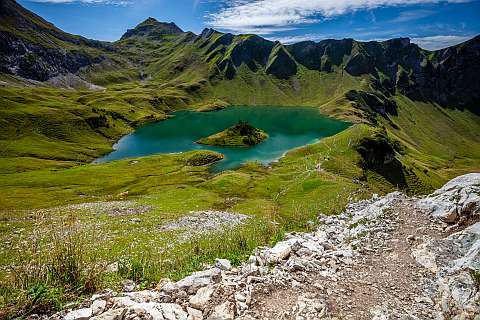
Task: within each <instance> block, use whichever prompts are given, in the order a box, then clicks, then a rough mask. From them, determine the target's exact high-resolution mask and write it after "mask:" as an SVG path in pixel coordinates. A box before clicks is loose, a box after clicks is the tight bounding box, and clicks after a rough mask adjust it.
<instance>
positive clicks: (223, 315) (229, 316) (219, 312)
mask: <svg viewBox="0 0 480 320" xmlns="http://www.w3.org/2000/svg"><path fill="white" fill-rule="evenodd" d="M233 319H235V305H234V304H233V303H231V302H229V301H226V302H224V303H222V304H220V305H218V306H216V307H215V308H214V309H213V312H212V314H211V315H210V316H209V317H208V318H207V320H233Z"/></svg>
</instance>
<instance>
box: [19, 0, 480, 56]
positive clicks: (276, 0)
mask: <svg viewBox="0 0 480 320" xmlns="http://www.w3.org/2000/svg"><path fill="white" fill-rule="evenodd" d="M19 2H20V3H21V4H22V5H23V6H25V7H27V8H28V9H30V10H32V11H34V12H35V13H37V14H39V15H40V16H42V17H44V18H45V19H47V20H49V21H50V22H53V23H54V24H55V25H56V26H57V27H59V28H61V29H63V30H65V31H67V32H70V33H74V34H80V35H82V36H85V37H88V38H92V39H99V40H108V41H114V40H117V39H119V38H120V37H121V35H122V34H123V33H124V32H125V31H126V30H127V28H133V27H134V26H135V25H137V24H138V23H140V22H141V21H143V20H145V19H146V18H148V17H154V18H156V19H157V20H159V21H165V22H171V21H173V22H175V23H176V24H177V25H178V26H180V27H181V28H182V29H184V30H188V31H193V32H195V33H199V32H201V30H202V29H203V28H205V27H213V28H215V29H217V30H220V31H225V32H232V33H236V34H238V33H257V34H260V35H262V36H264V37H266V38H269V39H272V40H280V41H282V42H284V43H292V42H298V41H302V40H315V41H318V40H322V39H326V38H338V39H339V38H354V39H357V40H383V39H390V38H394V37H410V38H412V41H413V42H415V43H418V44H419V45H420V46H422V47H424V48H426V49H432V50H433V49H438V48H443V47H447V46H449V45H453V44H457V43H460V42H463V41H465V40H467V39H468V38H471V37H473V36H475V35H478V34H480V0H173V1H172V0H136V1H134V0H28V1H27V0H20V1H19Z"/></svg>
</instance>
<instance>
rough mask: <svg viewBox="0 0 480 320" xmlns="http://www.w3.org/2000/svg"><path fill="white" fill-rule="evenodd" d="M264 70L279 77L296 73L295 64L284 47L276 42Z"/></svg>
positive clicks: (286, 77)
mask: <svg viewBox="0 0 480 320" xmlns="http://www.w3.org/2000/svg"><path fill="white" fill-rule="evenodd" d="M265 70H266V72H267V73H268V74H271V75H274V76H275V77H277V78H279V79H288V78H290V77H291V76H293V75H295V74H296V73H297V64H296V62H295V60H294V59H293V58H292V56H291V55H290V54H289V53H288V51H287V50H286V49H285V47H284V46H283V45H281V44H280V43H277V44H276V46H275V48H274V49H273V50H272V52H271V53H270V57H269V59H268V65H267V67H266V69H265Z"/></svg>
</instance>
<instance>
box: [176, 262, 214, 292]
mask: <svg viewBox="0 0 480 320" xmlns="http://www.w3.org/2000/svg"><path fill="white" fill-rule="evenodd" d="M220 280H221V270H220V269H218V268H212V269H208V270H205V271H198V272H194V273H193V274H192V275H190V276H188V277H186V278H184V279H182V280H180V281H178V282H177V283H176V286H177V287H178V288H179V289H180V290H185V291H187V292H188V293H190V294H193V293H196V292H197V290H198V289H200V288H202V287H205V286H208V285H209V284H213V283H217V282H219V281H220Z"/></svg>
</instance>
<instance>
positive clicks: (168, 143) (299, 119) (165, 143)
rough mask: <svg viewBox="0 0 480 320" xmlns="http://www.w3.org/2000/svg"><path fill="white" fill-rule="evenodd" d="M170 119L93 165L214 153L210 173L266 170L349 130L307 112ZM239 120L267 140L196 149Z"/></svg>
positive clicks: (189, 114)
mask: <svg viewBox="0 0 480 320" xmlns="http://www.w3.org/2000/svg"><path fill="white" fill-rule="evenodd" d="M173 116H174V117H172V118H170V119H168V120H165V121H161V122H156V123H151V124H148V125H145V126H143V127H141V128H138V129H137V130H135V132H133V133H131V134H129V135H127V136H125V137H123V138H121V139H120V140H119V141H118V143H116V144H115V145H114V147H113V148H114V151H113V152H111V153H110V154H108V155H106V156H105V157H102V158H100V159H98V160H97V161H95V162H108V161H112V160H119V159H125V158H134V157H141V156H147V155H152V154H161V153H176V152H184V151H191V150H213V151H217V152H220V153H222V154H224V155H225V159H224V160H222V161H220V162H218V163H216V164H215V165H213V166H212V170H213V171H215V172H218V171H223V170H227V169H234V168H237V167H239V166H240V165H241V164H242V163H244V162H246V161H259V162H261V163H262V164H265V165H266V164H269V163H271V162H273V161H275V160H278V159H279V158H281V157H282V155H283V154H284V153H285V152H286V151H288V150H291V149H294V148H297V147H300V146H304V145H307V144H310V143H314V142H316V141H318V140H319V139H322V138H325V137H328V136H332V135H334V134H336V133H338V132H340V131H342V130H345V129H346V128H348V127H349V126H350V124H349V123H347V122H342V121H338V120H334V119H331V118H327V117H325V116H322V115H321V114H320V113H319V112H318V110H317V109H316V108H308V107H229V108H226V109H223V110H219V111H212V112H195V111H178V112H175V113H173ZM239 120H243V121H248V122H249V123H250V124H252V125H253V126H255V127H257V128H260V129H262V130H264V131H266V132H267V133H268V135H269V138H268V139H267V140H265V141H264V142H262V143H260V144H258V145H256V146H253V147H250V148H242V147H216V146H204V145H200V144H197V143H196V141H197V140H198V139H200V138H203V137H206V136H209V135H211V134H213V133H216V132H219V131H222V130H224V129H226V128H228V127H230V126H232V125H234V124H236V123H237V122H238V121H239Z"/></svg>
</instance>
